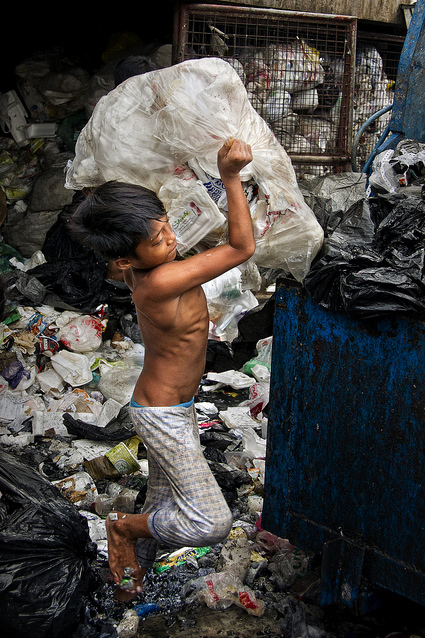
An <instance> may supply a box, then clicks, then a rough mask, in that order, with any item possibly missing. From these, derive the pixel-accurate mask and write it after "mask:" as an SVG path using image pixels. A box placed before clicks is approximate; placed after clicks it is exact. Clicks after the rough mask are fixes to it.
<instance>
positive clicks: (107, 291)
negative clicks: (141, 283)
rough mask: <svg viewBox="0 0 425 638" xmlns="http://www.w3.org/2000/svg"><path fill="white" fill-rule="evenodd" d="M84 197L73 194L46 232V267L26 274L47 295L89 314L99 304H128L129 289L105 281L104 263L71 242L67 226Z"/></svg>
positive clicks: (105, 263) (105, 267) (43, 249)
mask: <svg viewBox="0 0 425 638" xmlns="http://www.w3.org/2000/svg"><path fill="white" fill-rule="evenodd" d="M83 197H84V195H83V194H82V193H80V192H77V193H76V194H75V195H74V199H73V201H72V204H70V205H68V206H65V207H64V208H63V209H62V211H61V212H60V213H59V215H58V218H57V220H56V222H55V223H54V224H53V226H52V227H51V228H50V229H49V230H48V232H47V234H46V238H45V240H44V244H43V247H42V252H43V255H44V257H45V259H46V263H44V264H40V265H38V266H36V267H35V268H32V269H30V270H29V271H28V274H30V275H32V276H33V277H35V278H36V279H37V280H38V281H39V282H40V283H41V284H42V285H43V286H44V287H45V288H46V290H47V291H48V292H50V293H53V294H54V295H57V297H59V299H60V300H61V301H63V302H64V303H66V304H68V305H69V306H71V307H74V308H76V309H78V310H80V311H82V312H87V313H90V312H93V311H94V310H96V308H98V306H99V305H101V304H103V303H111V301H113V302H117V303H119V302H121V301H122V302H124V303H129V302H130V301H131V293H130V291H129V289H128V288H127V287H126V286H124V285H120V283H121V282H117V283H116V284H115V283H113V282H112V281H111V280H108V279H106V276H107V267H108V263H107V262H106V261H105V260H104V259H103V258H101V257H100V256H99V255H97V254H96V253H95V252H94V251H93V250H89V249H87V248H85V247H84V246H82V245H81V244H80V243H79V242H77V241H76V240H75V239H73V238H72V237H71V235H70V233H69V229H68V223H69V219H70V217H71V216H72V213H73V211H74V210H75V209H76V207H77V206H78V204H79V203H80V201H81V199H82V198H83Z"/></svg>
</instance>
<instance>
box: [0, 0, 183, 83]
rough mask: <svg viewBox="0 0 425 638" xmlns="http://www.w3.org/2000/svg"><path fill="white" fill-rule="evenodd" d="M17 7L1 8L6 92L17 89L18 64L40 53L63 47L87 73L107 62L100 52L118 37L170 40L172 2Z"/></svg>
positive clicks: (1, 79) (1, 75) (145, 0)
mask: <svg viewBox="0 0 425 638" xmlns="http://www.w3.org/2000/svg"><path fill="white" fill-rule="evenodd" d="M12 2H13V0H12ZM15 4H16V6H15V7H13V6H10V5H9V6H8V7H6V8H4V9H3V8H2V16H1V19H0V47H1V48H0V54H1V57H0V60H1V72H0V92H2V93H5V92H7V91H10V90H12V89H15V86H16V81H15V74H14V69H15V67H16V65H17V64H18V63H20V62H21V61H22V60H24V59H26V58H27V57H29V56H32V55H34V54H36V53H39V52H40V53H42V52H44V51H48V50H50V49H53V48H58V47H59V48H60V49H61V50H63V52H64V56H71V57H72V58H73V59H77V60H80V61H81V64H82V66H83V68H85V69H87V70H88V71H96V70H98V69H99V68H101V67H102V66H103V64H104V62H103V61H102V53H103V52H104V51H105V49H107V47H108V44H109V42H110V39H111V38H112V37H113V36H114V34H117V33H120V32H126V31H131V32H132V33H134V34H136V35H137V36H138V37H139V38H140V39H141V40H142V42H143V44H146V45H150V44H151V43H153V42H157V43H158V44H166V43H171V42H172V35H173V10H174V2H173V0H141V1H140V2H139V3H127V2H123V3H120V2H114V3H108V4H106V3H91V2H90V1H89V0H88V1H87V2H86V3H78V4H72V3H55V4H54V5H53V4H52V5H51V8H45V6H46V5H44V4H40V5H39V9H35V8H28V5H23V6H22V5H21V4H20V3H19V5H20V6H19V7H18V6H17V3H15ZM129 5H130V6H129ZM25 7H26V8H25ZM130 7H131V8H130Z"/></svg>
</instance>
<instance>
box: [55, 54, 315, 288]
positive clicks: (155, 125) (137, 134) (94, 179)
mask: <svg viewBox="0 0 425 638" xmlns="http://www.w3.org/2000/svg"><path fill="white" fill-rule="evenodd" d="M313 64H314V65H315V64H316V62H314V63H313ZM117 122H119V126H117ZM229 138H240V139H243V140H244V141H246V142H248V143H249V144H250V145H251V147H252V150H253V161H252V162H251V163H250V164H249V165H248V166H246V167H245V168H244V169H243V170H242V172H241V178H242V181H243V182H244V183H248V182H249V181H250V180H254V182H255V184H256V185H257V186H258V194H257V195H256V200H255V201H254V202H252V204H251V215H252V218H253V222H254V227H255V229H256V245H257V248H256V252H255V255H254V261H255V263H256V264H257V265H259V266H263V267H268V268H281V269H283V270H286V271H287V272H290V273H291V274H292V275H293V276H294V277H295V278H296V279H298V280H302V279H303V277H304V276H305V274H306V272H308V269H309V266H310V264H311V261H312V259H313V258H314V257H315V255H316V254H317V252H318V250H319V249H320V247H321V245H322V241H323V231H322V229H321V227H320V225H319V224H318V222H317V220H316V218H315V216H314V214H313V212H312V211H311V209H310V208H309V207H308V206H307V204H306V202H305V201H304V199H303V196H302V194H301V191H300V189H299V188H298V185H297V181H296V176H295V171H294V169H293V166H292V163H291V161H290V159H289V156H288V154H287V153H286V151H285V150H284V148H283V147H282V146H281V145H280V144H279V142H278V140H277V138H276V137H275V136H274V134H273V133H272V131H271V129H270V128H269V126H268V125H267V123H266V122H265V121H264V120H263V119H262V118H261V116H260V115H259V114H258V113H257V111H256V110H255V109H254V108H253V106H252V105H251V103H250V101H249V99H248V95H247V92H246V90H245V87H244V85H243V83H242V81H241V79H240V77H239V75H238V73H237V72H236V71H235V70H234V69H233V68H232V66H231V65H230V64H229V63H228V62H226V61H225V60H222V59H219V58H204V59H198V60H187V61H185V62H182V63H180V64H177V65H174V66H171V67H167V68H164V69H159V70H157V71H152V72H150V73H145V74H143V75H139V76H135V77H132V78H129V79H128V80H126V81H125V82H123V83H122V84H121V85H120V86H118V87H117V88H116V89H115V90H113V91H111V92H110V93H108V95H106V96H104V97H103V98H101V100H100V101H99V102H98V103H97V105H96V107H95V109H94V111H93V114H92V116H91V118H90V120H89V122H88V123H87V125H86V126H85V127H84V129H83V130H82V131H81V133H80V135H79V137H78V140H77V143H76V149H75V159H74V160H73V161H72V163H71V164H70V166H69V168H68V171H67V176H66V183H65V186H66V187H67V188H71V189H75V190H81V189H83V188H84V187H90V188H91V187H96V186H98V185H99V184H102V183H104V182H106V181H108V180H120V181H124V182H127V183H128V182H133V183H136V184H140V185H142V186H144V187H146V188H149V189H151V190H153V191H155V192H156V193H157V194H158V193H159V192H160V189H161V187H162V186H163V185H164V183H165V182H166V180H168V179H169V178H170V176H172V175H173V174H174V175H175V174H176V171H177V172H178V171H183V170H185V169H186V168H190V169H191V170H193V172H194V173H195V174H196V175H197V177H198V180H201V182H202V184H203V186H204V188H205V189H206V191H207V192H208V193H209V194H211V192H212V190H214V189H215V188H216V187H219V182H220V175H219V172H218V168H217V152H218V150H219V149H220V147H221V146H222V144H223V142H224V141H225V140H228V139H229ZM192 182H193V185H195V184H196V185H197V188H198V187H199V184H198V181H195V180H192ZM186 187H187V188H190V186H189V185H186ZM212 187H213V188H212ZM201 190H202V189H201ZM202 192H203V191H202ZM197 199H198V198H197V197H196V191H195V190H194V191H193V198H192V199H191V201H192V202H193V204H194V206H198V208H199V209H200V210H202V209H203V206H202V205H198V201H197ZM218 205H219V204H218ZM220 206H221V207H220ZM204 210H205V207H204ZM219 210H220V212H221V213H222V214H223V215H224V216H225V215H226V203H225V200H224V199H221V204H220V205H219ZM167 212H168V211H167ZM188 212H189V211H188ZM204 214H207V212H206V210H205V213H204ZM208 229H209V226H208V225H206V226H205V230H206V232H209V230H208ZM223 230H225V229H224V228H223ZM185 241H187V238H186V239H185Z"/></svg>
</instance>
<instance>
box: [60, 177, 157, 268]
mask: <svg viewBox="0 0 425 638" xmlns="http://www.w3.org/2000/svg"><path fill="white" fill-rule="evenodd" d="M165 214H166V213H165V210H164V206H163V204H162V202H161V200H160V199H158V197H157V196H156V194H155V193H154V192H153V191H151V190H148V189H147V188H144V187H143V186H139V185H137V184H126V183H124V182H118V181H110V182H106V183H105V184H102V185H101V186H98V187H97V188H96V189H95V190H94V191H92V192H89V193H88V195H87V197H86V198H85V199H84V200H83V201H82V202H81V204H79V206H78V207H77V208H76V210H75V212H74V213H73V214H72V216H71V218H70V220H69V222H68V227H69V231H70V234H71V236H72V237H73V238H74V239H76V240H77V241H79V242H80V243H81V244H82V245H83V246H85V247H86V248H91V249H92V250H93V251H94V252H95V253H97V254H98V255H100V256H101V257H103V258H104V259H106V260H112V259H118V258H119V257H136V248H137V245H138V244H139V242H140V241H141V240H142V239H149V238H150V235H151V228H152V221H154V220H158V219H161V218H162V217H164V215H165Z"/></svg>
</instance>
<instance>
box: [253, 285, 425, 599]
mask: <svg viewBox="0 0 425 638" xmlns="http://www.w3.org/2000/svg"><path fill="white" fill-rule="evenodd" d="M424 368H425V325H424V320H423V318H421V317H419V316H415V317H411V318H408V317H402V316H395V317H391V318H379V319H371V320H368V321H362V320H357V319H353V318H350V317H349V316H347V315H344V314H337V313H334V312H329V311H327V310H324V309H323V308H321V307H320V306H318V305H317V304H316V303H315V302H314V301H313V300H312V299H311V298H310V297H309V296H308V294H307V293H306V292H305V290H304V289H303V288H302V287H301V286H300V285H298V284H296V283H293V282H288V281H286V280H280V281H278V283H277V290H276V308H275V317H274V332H273V358H272V377H271V386H270V411H269V427H268V440H267V463H266V477H265V494H266V496H265V500H264V510H263V527H264V528H265V529H268V530H269V531H271V532H273V533H274V534H277V535H278V536H281V537H283V538H288V539H289V540H290V541H291V542H292V543H294V544H296V545H298V546H299V547H301V548H302V549H304V550H306V551H309V552H313V553H315V554H317V555H319V556H320V557H321V561H322V578H321V594H320V597H321V600H320V602H321V604H322V605H327V604H333V603H343V604H345V605H347V606H348V607H350V608H352V609H353V610H356V609H357V606H358V604H359V600H360V592H361V590H362V588H363V587H364V584H365V583H367V584H368V586H376V587H377V589H378V591H379V589H380V588H383V589H385V590H389V591H390V592H395V593H398V594H401V595H403V596H405V597H407V598H409V599H410V600H412V601H415V602H416V603H419V604H421V605H425V490H424V485H425V462H424V461H425V374H424Z"/></svg>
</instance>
